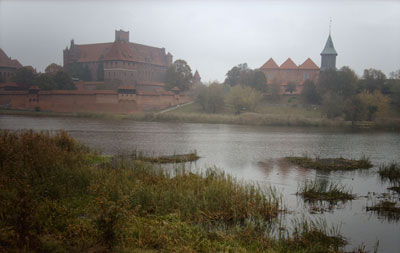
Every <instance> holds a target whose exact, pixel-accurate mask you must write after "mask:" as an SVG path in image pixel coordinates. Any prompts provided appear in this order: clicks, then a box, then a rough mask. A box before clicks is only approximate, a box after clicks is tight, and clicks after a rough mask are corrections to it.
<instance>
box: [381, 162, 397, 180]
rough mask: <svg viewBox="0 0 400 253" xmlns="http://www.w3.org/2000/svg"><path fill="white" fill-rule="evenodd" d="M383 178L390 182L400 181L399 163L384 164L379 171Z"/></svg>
mask: <svg viewBox="0 0 400 253" xmlns="http://www.w3.org/2000/svg"><path fill="white" fill-rule="evenodd" d="M378 173H379V175H380V177H381V178H382V179H383V180H389V181H390V182H400V165H399V164H398V163H395V162H393V163H390V164H382V165H381V166H379V171H378Z"/></svg>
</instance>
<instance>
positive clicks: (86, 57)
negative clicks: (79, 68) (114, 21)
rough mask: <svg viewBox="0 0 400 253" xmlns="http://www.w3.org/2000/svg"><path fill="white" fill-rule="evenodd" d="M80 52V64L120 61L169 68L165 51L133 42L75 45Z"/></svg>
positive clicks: (72, 46) (73, 46)
mask: <svg viewBox="0 0 400 253" xmlns="http://www.w3.org/2000/svg"><path fill="white" fill-rule="evenodd" d="M75 47H76V49H77V51H78V59H77V61H78V62H96V61H99V60H102V59H104V60H120V61H132V62H143V63H150V64H155V65H162V66H167V65H168V62H167V60H166V57H165V49H162V48H156V47H151V46H146V45H141V44H138V43H131V42H121V41H115V42H109V43H98V44H85V45H78V44H73V45H71V48H75Z"/></svg>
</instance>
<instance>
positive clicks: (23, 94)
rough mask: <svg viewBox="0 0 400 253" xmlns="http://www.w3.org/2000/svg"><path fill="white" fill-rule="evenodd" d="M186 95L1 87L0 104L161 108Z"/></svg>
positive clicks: (127, 110)
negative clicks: (13, 89)
mask: <svg viewBox="0 0 400 253" xmlns="http://www.w3.org/2000/svg"><path fill="white" fill-rule="evenodd" d="M188 101H189V98H188V97H187V96H186V95H172V94H166V95H135V96H134V97H127V96H119V94H118V93H117V92H116V91H105V90H104V91H40V92H38V93H37V94H29V92H28V91H0V106H1V107H6V108H10V109H20V110H40V111H52V112H96V113H121V114H130V113H135V112H143V111H153V110H161V109H165V108H168V107H170V106H174V105H177V104H182V103H186V102H188Z"/></svg>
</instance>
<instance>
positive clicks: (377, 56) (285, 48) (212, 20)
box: [0, 1, 400, 81]
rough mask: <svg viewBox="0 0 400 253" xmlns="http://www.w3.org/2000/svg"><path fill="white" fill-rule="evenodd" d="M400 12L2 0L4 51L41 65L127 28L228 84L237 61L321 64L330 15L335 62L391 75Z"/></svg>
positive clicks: (378, 4) (376, 6)
mask: <svg viewBox="0 0 400 253" xmlns="http://www.w3.org/2000/svg"><path fill="white" fill-rule="evenodd" d="M398 13H400V3H399V2H397V1H366V2H362V1H334V2H330V1H279V2H278V1H246V2H241V1H216V2H215V1H112V2H111V1H83V2H80V1H1V2H0V48H2V49H3V50H4V51H5V52H6V53H7V55H8V56H10V57H12V58H14V59H18V60H19V61H20V62H21V64H22V65H24V66H25V65H31V66H33V67H34V68H36V69H37V71H44V69H45V68H46V66H47V65H49V64H50V63H53V62H54V63H57V64H60V65H62V62H63V58H62V57H63V56H62V50H63V49H64V48H65V47H66V46H68V45H69V43H70V40H71V39H74V40H75V43H76V44H90V43H102V42H112V41H113V40H114V30H116V29H123V30H129V31H130V41H132V42H135V43H141V44H146V45H151V46H155V47H164V48H166V51H167V52H171V53H172V55H173V56H174V60H176V59H184V60H186V61H187V62H188V64H189V65H190V66H191V68H192V71H193V72H194V71H195V70H196V69H197V70H198V71H199V72H200V75H201V77H202V80H203V81H210V80H218V81H223V80H224V79H225V74H226V72H227V71H228V70H229V69H230V68H232V67H233V66H235V65H237V64H240V63H244V62H246V63H248V65H249V67H250V68H259V67H261V66H262V64H264V63H265V62H266V61H267V60H268V59H269V58H270V57H273V58H274V59H275V61H276V62H277V63H278V65H280V64H282V63H283V61H285V60H286V59H287V58H288V57H291V58H292V59H293V61H294V62H295V63H296V64H301V63H302V62H304V61H305V60H306V59H307V58H308V57H310V58H311V59H312V60H313V61H314V62H315V63H316V64H317V65H320V61H321V60H320V53H321V51H322V49H323V47H324V45H325V42H326V39H327V37H328V34H329V26H330V19H332V25H331V27H332V28H331V35H332V39H333V43H334V45H335V48H336V50H337V52H338V57H337V67H338V68H340V67H341V66H349V67H350V68H352V69H354V70H355V71H356V73H357V74H358V75H362V72H363V70H364V69H366V68H376V69H380V70H382V71H383V72H384V73H386V74H388V73H390V72H391V71H394V70H397V69H399V68H400V47H399V46H398V45H400V32H399V31H400V15H398Z"/></svg>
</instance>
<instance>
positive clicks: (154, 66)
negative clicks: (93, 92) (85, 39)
mask: <svg viewBox="0 0 400 253" xmlns="http://www.w3.org/2000/svg"><path fill="white" fill-rule="evenodd" d="M172 60H173V57H172V55H171V54H170V53H166V52H165V49H164V48H156V47H151V46H146V45H141V44H137V43H132V42H130V41H129V31H128V32H125V31H122V30H119V31H115V41H114V42H109V43H97V44H86V45H78V44H75V43H74V40H71V45H70V47H69V48H68V47H67V48H66V49H65V50H64V66H67V65H68V64H73V63H78V64H80V65H81V66H82V67H84V68H86V67H87V68H88V69H89V70H90V75H91V79H92V81H99V80H103V79H104V81H105V82H106V83H107V82H109V83H112V82H115V81H118V83H119V84H120V85H132V86H134V87H138V88H139V87H142V88H143V87H144V89H146V87H147V86H149V84H150V86H151V87H156V88H160V87H163V82H164V75H165V72H166V70H167V68H168V67H169V66H170V65H171V64H172ZM147 88H149V89H150V87H147Z"/></svg>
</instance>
